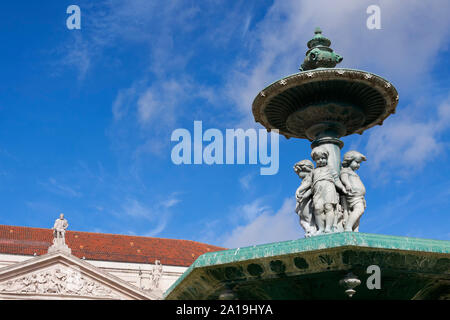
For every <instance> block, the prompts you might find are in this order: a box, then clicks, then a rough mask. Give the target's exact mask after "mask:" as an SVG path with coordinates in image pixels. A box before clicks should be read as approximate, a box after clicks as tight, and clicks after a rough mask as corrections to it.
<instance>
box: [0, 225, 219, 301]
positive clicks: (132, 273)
mask: <svg viewBox="0 0 450 320" xmlns="http://www.w3.org/2000/svg"><path fill="white" fill-rule="evenodd" d="M55 240H56V238H55V234H54V230H52V229H41V228H29V227H19V226H7V225H0V299H152V300H153V299H162V297H163V294H164V292H165V291H166V290H167V289H168V288H169V287H170V286H171V285H172V284H173V283H174V282H175V281H176V280H177V279H178V278H179V277H180V276H181V275H182V274H183V273H184V271H185V270H186V269H187V268H188V267H189V266H190V265H191V264H192V263H193V262H194V261H195V260H196V259H197V258H198V257H199V256H200V255H202V254H203V253H206V252H213V251H219V250H223V248H220V247H217V246H212V245H208V244H204V243H199V242H195V241H190V240H177V239H162V238H152V237H140V236H127V235H116V234H102V233H91V232H79V231H67V232H66V233H65V239H64V240H63V241H65V244H66V249H60V248H59V247H57V246H56V247H55ZM52 243H53V245H52Z"/></svg>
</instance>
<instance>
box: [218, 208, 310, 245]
mask: <svg viewBox="0 0 450 320" xmlns="http://www.w3.org/2000/svg"><path fill="white" fill-rule="evenodd" d="M240 209H241V212H240V213H241V214H242V218H243V219H244V221H246V222H248V223H247V224H245V225H240V226H238V227H236V228H234V229H233V230H232V231H231V232H230V233H229V234H227V235H226V236H225V240H224V241H223V244H222V245H223V246H224V247H227V248H237V247H244V246H251V245H257V244H263V243H271V242H277V241H284V240H294V239H298V238H300V237H302V236H303V232H302V229H301V227H300V225H299V223H298V216H297V215H296V214H295V201H294V200H293V199H285V201H284V202H283V205H282V207H281V208H280V209H279V210H278V211H277V212H276V213H273V212H272V211H271V210H270V209H269V208H268V207H267V206H264V205H262V204H261V200H256V201H254V202H252V203H250V204H247V205H244V206H242V207H241V208H240ZM238 210H239V209H238Z"/></svg>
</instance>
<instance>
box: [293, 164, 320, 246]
mask: <svg viewBox="0 0 450 320" xmlns="http://www.w3.org/2000/svg"><path fill="white" fill-rule="evenodd" d="M313 169H314V165H313V163H312V162H311V161H309V160H302V161H299V162H297V163H296V164H295V165H294V171H295V173H296V174H297V175H298V176H299V177H300V178H301V179H302V183H301V184H300V187H298V189H297V191H296V192H295V198H296V199H297V206H296V207H295V212H296V213H297V214H298V215H299V217H300V225H301V226H302V228H303V229H304V230H305V237H311V236H313V235H314V234H315V233H316V231H317V228H316V223H315V221H314V214H313V205H312V198H311V195H312V194H311V185H312V176H311V174H312V170H313Z"/></svg>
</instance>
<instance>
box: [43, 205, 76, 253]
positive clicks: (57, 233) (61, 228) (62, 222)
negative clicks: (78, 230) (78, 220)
mask: <svg viewBox="0 0 450 320" xmlns="http://www.w3.org/2000/svg"><path fill="white" fill-rule="evenodd" d="M68 226H69V223H68V222H67V220H66V219H64V214H63V213H61V214H60V215H59V218H58V219H56V220H55V223H54V225H53V228H52V230H53V245H52V246H50V247H49V248H48V252H49V253H50V252H54V251H63V252H66V253H69V254H70V253H71V250H70V248H69V247H68V246H67V244H66V230H67V227H68Z"/></svg>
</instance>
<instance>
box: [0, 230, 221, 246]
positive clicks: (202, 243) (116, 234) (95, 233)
mask: <svg viewBox="0 0 450 320" xmlns="http://www.w3.org/2000/svg"><path fill="white" fill-rule="evenodd" d="M2 227H8V228H11V227H13V228H24V229H37V230H42V231H44V230H48V231H51V230H52V229H51V228H39V227H26V226H12V225H5V224H0V229H1V228H2ZM67 232H68V233H83V234H93V235H103V236H104V235H110V236H119V237H130V238H132V237H134V238H145V239H160V240H171V241H186V242H191V243H198V244H201V245H206V246H211V247H215V248H219V249H226V248H224V247H219V246H216V245H213V244H208V243H204V242H200V241H194V240H187V239H174V238H160V237H148V236H139V235H128V234H118V233H101V232H91V231H78V230H67Z"/></svg>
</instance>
